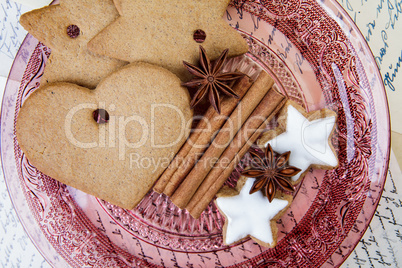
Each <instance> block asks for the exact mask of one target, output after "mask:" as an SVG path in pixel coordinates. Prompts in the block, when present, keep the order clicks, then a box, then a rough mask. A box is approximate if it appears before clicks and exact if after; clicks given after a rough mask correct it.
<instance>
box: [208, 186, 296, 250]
mask: <svg viewBox="0 0 402 268" xmlns="http://www.w3.org/2000/svg"><path fill="white" fill-rule="evenodd" d="M254 181H255V179H254V178H249V179H247V181H246V183H245V185H244V186H243V188H242V189H241V191H240V194H239V195H236V196H232V197H219V198H217V199H216V203H217V205H218V207H219V209H220V210H221V211H222V212H223V213H224V214H225V216H226V218H227V220H228V225H227V229H226V240H225V243H226V244H232V243H234V242H236V241H238V240H240V239H242V238H244V237H246V236H247V235H251V236H253V237H255V238H257V239H258V240H261V241H263V242H265V243H268V244H272V242H273V237H272V231H271V225H270V220H271V219H272V218H274V217H275V215H276V214H278V213H279V212H280V211H281V210H282V209H284V208H285V207H286V206H287V205H288V201H287V200H281V199H277V198H274V199H273V200H272V202H271V203H270V202H269V201H268V198H267V197H266V196H264V195H263V193H262V191H257V192H255V193H253V194H249V192H250V189H251V187H252V186H253V183H254Z"/></svg>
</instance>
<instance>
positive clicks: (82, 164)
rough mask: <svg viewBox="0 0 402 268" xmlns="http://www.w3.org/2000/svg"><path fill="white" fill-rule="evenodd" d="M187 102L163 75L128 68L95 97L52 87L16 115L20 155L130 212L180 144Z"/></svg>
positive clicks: (187, 123)
mask: <svg viewBox="0 0 402 268" xmlns="http://www.w3.org/2000/svg"><path fill="white" fill-rule="evenodd" d="M189 103H190V97H189V94H188V92H187V90H186V89H185V88H183V87H182V86H181V85H180V79H179V78H178V77H176V76H175V75H174V74H172V73H171V72H169V71H168V70H166V69H164V68H162V67H159V66H155V65H151V64H147V63H133V64H130V65H127V66H125V67H123V68H121V69H119V70H118V71H116V72H114V73H112V74H111V75H109V76H107V77H106V78H105V79H104V80H102V81H101V82H100V84H99V85H98V87H97V88H96V89H95V90H90V89H88V88H84V87H80V86H77V85H74V84H70V83H53V84H48V85H46V86H44V87H41V88H40V89H38V90H36V91H35V92H33V93H32V94H31V95H30V96H29V98H28V99H27V100H26V101H25V102H24V104H23V106H22V107H21V109H20V112H19V115H18V119H17V125H16V133H17V139H18V142H19V145H20V147H21V149H22V150H23V151H24V153H25V154H26V156H27V158H28V160H29V161H30V162H31V163H32V164H33V165H34V166H35V167H36V168H38V169H39V170H40V171H42V172H43V173H45V174H46V175H49V176H51V177H53V178H55V179H57V180H59V181H60V182H62V183H65V184H67V185H70V186H72V187H75V188H77V189H80V190H82V191H84V192H87V193H89V194H92V195H95V196H97V197H99V198H101V199H104V200H106V201H109V202H111V203H113V204H116V205H119V206H121V207H123V208H126V209H132V208H133V207H134V206H135V205H136V204H138V202H139V201H140V200H141V199H142V198H143V196H144V195H145V194H146V193H147V192H148V191H149V189H151V187H152V185H153V184H154V182H155V181H156V180H157V178H158V177H159V175H160V174H161V173H162V171H163V170H164V169H165V168H166V166H167V165H168V164H169V163H170V161H171V159H172V158H173V157H174V155H175V154H176V152H177V151H178V150H179V149H180V147H181V145H182V144H183V143H184V141H185V140H186V138H187V136H188V134H189V132H190V127H191V120H192V116H193V113H192V110H191V109H190V105H189Z"/></svg>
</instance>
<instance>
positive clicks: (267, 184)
mask: <svg viewBox="0 0 402 268" xmlns="http://www.w3.org/2000/svg"><path fill="white" fill-rule="evenodd" d="M250 155H251V156H252V158H253V162H254V165H252V166H251V167H250V168H249V169H247V170H244V171H243V172H242V175H243V176H246V177H249V178H255V179H256V180H255V182H254V184H253V187H251V189H250V194H253V193H255V192H257V191H259V190H261V189H263V190H264V193H265V195H266V196H267V198H268V200H269V202H271V201H272V200H273V199H274V196H275V192H276V190H277V187H278V186H279V188H280V189H282V190H285V191H288V192H294V190H295V189H294V187H293V185H292V183H291V182H290V181H289V179H290V177H292V176H295V175H296V174H297V173H299V172H300V169H298V168H296V167H293V166H288V165H287V162H288V161H289V156H290V152H286V153H283V154H281V155H279V156H278V157H275V154H274V151H273V150H272V147H271V145H269V144H268V146H267V148H266V149H265V157H264V158H263V159H262V158H261V157H260V156H259V155H258V154H257V153H255V152H252V151H250Z"/></svg>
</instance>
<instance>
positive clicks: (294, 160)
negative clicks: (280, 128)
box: [265, 105, 338, 181]
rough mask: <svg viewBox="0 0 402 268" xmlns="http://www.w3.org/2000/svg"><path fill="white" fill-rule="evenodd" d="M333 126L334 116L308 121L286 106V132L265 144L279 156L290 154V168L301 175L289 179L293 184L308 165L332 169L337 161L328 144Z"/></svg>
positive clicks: (291, 107) (295, 110) (294, 109)
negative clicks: (298, 169)
mask: <svg viewBox="0 0 402 268" xmlns="http://www.w3.org/2000/svg"><path fill="white" fill-rule="evenodd" d="M334 125H335V116H330V117H326V118H321V119H316V120H313V121H309V120H308V119H307V118H305V117H304V116H303V114H301V113H300V112H299V111H298V110H297V109H296V108H294V107H293V106H291V105H289V106H288V111H287V122H286V132H284V133H282V134H280V135H278V136H277V137H275V138H274V139H272V140H270V141H268V142H267V143H266V144H265V146H268V143H269V144H271V146H272V149H273V150H274V151H276V152H278V153H280V154H282V153H284V152H287V151H291V153H290V158H289V162H288V163H289V165H291V166H295V167H297V168H300V169H301V171H300V172H299V173H298V174H297V175H296V176H293V177H292V180H293V181H296V180H297V179H298V178H299V177H300V175H301V174H302V173H303V172H305V171H306V170H307V169H308V168H309V166H310V165H312V164H316V165H325V166H332V167H335V166H337V165H338V159H337V158H336V156H335V154H334V152H333V151H332V149H331V147H330V144H329V136H330V135H331V132H332V129H333V127H334Z"/></svg>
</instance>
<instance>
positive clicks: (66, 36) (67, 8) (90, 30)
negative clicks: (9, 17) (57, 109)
mask: <svg viewBox="0 0 402 268" xmlns="http://www.w3.org/2000/svg"><path fill="white" fill-rule="evenodd" d="M117 17H118V12H117V10H116V8H115V6H114V4H113V1H112V0H76V1H75V0H61V2H60V4H58V5H52V6H48V7H44V8H41V9H37V10H33V11H31V12H28V13H25V14H23V15H22V16H21V18H20V23H21V25H22V26H23V27H24V28H25V29H26V30H27V31H28V32H29V33H30V34H32V35H33V36H34V37H36V38H37V39H38V40H39V41H40V42H42V43H44V44H45V45H46V46H48V47H50V48H51V49H52V53H51V56H50V58H49V60H48V61H47V63H46V68H45V72H44V75H43V77H42V79H41V85H44V84H46V83H50V82H71V83H75V84H78V85H81V86H85V87H88V88H95V87H96V85H97V84H98V83H99V81H100V80H101V79H102V78H104V77H105V76H106V75H108V74H109V73H111V72H113V71H114V70H116V69H117V68H119V67H121V66H123V65H124V64H125V62H123V61H120V60H117V59H112V58H109V57H106V56H100V55H96V54H94V53H92V52H89V51H88V49H87V43H88V41H89V40H91V39H92V38H93V37H94V36H95V35H96V34H97V33H98V32H100V31H101V30H102V29H103V28H105V27H106V26H107V25H108V24H110V23H111V22H113V21H114V20H115V19H116V18H117Z"/></svg>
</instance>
